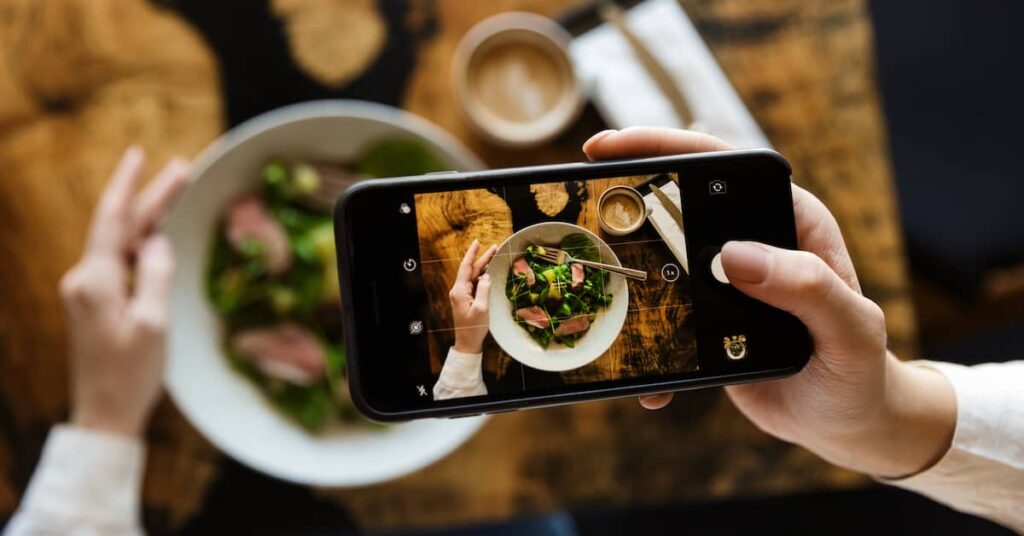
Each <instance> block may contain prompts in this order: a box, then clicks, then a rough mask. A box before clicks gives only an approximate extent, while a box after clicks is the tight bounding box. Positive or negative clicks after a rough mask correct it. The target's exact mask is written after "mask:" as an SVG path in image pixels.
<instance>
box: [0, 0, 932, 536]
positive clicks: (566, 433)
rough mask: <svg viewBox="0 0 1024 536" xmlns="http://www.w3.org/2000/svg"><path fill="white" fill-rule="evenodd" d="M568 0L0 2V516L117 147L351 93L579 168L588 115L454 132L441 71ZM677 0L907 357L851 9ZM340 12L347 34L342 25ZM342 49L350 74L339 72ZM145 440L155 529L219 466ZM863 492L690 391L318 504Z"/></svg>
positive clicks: (899, 268)
mask: <svg viewBox="0 0 1024 536" xmlns="http://www.w3.org/2000/svg"><path fill="white" fill-rule="evenodd" d="M578 3H579V2H572V1H557V2H555V1H541V0H501V1H492V2H464V1H460V0H436V1H431V0H409V1H407V2H405V1H391V0H388V1H384V2H381V3H380V4H375V3H374V2H372V1H369V0H362V1H361V0H349V1H342V0H338V1H335V2H330V1H327V0H262V1H256V0H254V1H252V2H223V3H222V2H209V1H207V0H160V1H155V2H146V1H143V0H48V1H46V2H39V1H38V0H2V1H0V170H3V172H2V173H3V178H2V180H0V236H2V237H3V238H2V240H0V257H2V258H3V259H4V262H3V263H2V264H0V266H2V268H0V296H3V300H4V305H3V307H2V308H0V433H2V437H0V516H3V515H7V514H9V513H10V512H12V511H13V509H14V508H15V506H16V504H17V500H18V498H19V495H20V493H21V492H22V490H23V489H24V486H25V484H26V482H27V480H28V478H29V476H30V475H31V471H32V469H33V467H34V464H35V461H36V458H37V456H38V454H39V449H40V447H41V445H42V442H43V440H44V438H45V434H46V431H47V430H48V429H49V427H50V426H51V425H52V424H53V423H55V422H59V421H61V420H62V419H64V418H65V417H66V414H67V395H66V391H67V389H66V388H67V386H66V373H65V356H64V351H65V343H64V335H65V328H64V324H63V316H62V314H61V309H60V304H59V301H58V299H57V294H56V285H57V280H58V279H59V276H60V274H61V273H62V272H63V271H64V270H66V269H67V268H68V266H70V265H71V263H72V262H73V261H74V260H75V258H76V257H77V255H78V254H79V252H80V249H81V243H82V238H83V235H84V231H85V223H86V222H87V221H88V218H89V213H90V211H91V207H92V205H93V203H94V202H95V201H96V199H97V196H98V194H99V192H100V188H101V187H102V185H103V183H104V182H105V180H106V178H107V175H108V173H109V171H110V169H111V168H112V166H113V164H114V162H115V161H116V158H117V156H118V155H119V154H120V152H121V151H122V150H123V148H124V146H125V145H127V144H129V143H132V142H137V143H140V144H141V145H142V146H144V147H145V148H146V149H147V150H148V151H149V152H150V153H151V155H152V157H153V160H154V161H162V160H163V159H165V158H166V157H168V156H170V155H171V154H174V153H183V154H186V155H194V154H196V153H197V152H198V151H199V150H200V149H201V148H202V147H203V146H205V145H206V144H207V143H209V142H210V141H211V140H212V139H213V138H214V137H215V136H216V135H217V134H218V133H219V132H221V131H223V130H224V129H225V128H227V127H229V126H231V125H234V124H237V123H238V122H240V121H242V120H244V119H246V118H248V117H251V116H253V115H255V114H258V113H260V112H263V111H266V110H268V109H271V108H274V107H277V106H280V105H283V104H287V103H290V102H297V101H302V100H309V99H312V98H329V97H348V98H365V99H370V100H377V101H379V102H384V103H388V104H393V105H398V106H401V107H403V108H405V109H407V110H409V111H412V112H414V113H416V114H419V115H421V116H424V117H426V118H427V119H429V120H431V121H433V122H435V123H437V124H439V125H440V126H441V127H443V128H445V129H447V130H449V131H450V132H452V133H454V134H455V135H456V136H457V137H459V138H461V139H462V140H463V141H465V142H466V143H467V144H468V145H469V146H470V147H471V148H472V149H473V150H474V151H476V152H477V153H478V154H480V155H481V156H482V157H483V158H484V159H485V160H486V161H487V163H488V164H490V165H491V166H495V167H499V166H512V165H526V164H539V163H553V162H564V161H572V160H578V159H580V158H581V156H582V155H581V154H580V152H579V146H580V144H581V143H582V141H583V140H585V139H586V137H587V136H588V135H590V134H591V133H593V132H594V131H595V130H597V129H600V128H602V125H601V122H600V120H599V119H598V118H597V117H596V116H595V115H594V113H593V111H592V110H588V111H587V112H586V113H585V114H584V115H583V117H582V118H581V120H580V121H579V123H578V124H577V125H576V126H575V127H574V128H573V129H572V130H571V131H569V132H568V133H567V134H565V135H564V136H562V137H561V138H560V139H558V140H556V142H554V143H552V144H550V145H548V146H545V147H542V148H539V149H536V150H531V151H528V152H522V151H511V150H504V149H498V148H495V147H492V146H489V145H487V144H486V143H485V142H483V141H482V140H480V139H478V138H476V137H475V136H474V135H473V134H472V132H471V131H470V129H469V127H468V125H466V124H465V122H464V121H463V119H462V117H461V116H460V114H459V112H458V110H457V107H456V103H455V102H454V100H453V96H452V95H453V93H452V88H451V83H450V78H449V67H450V60H451V57H452V52H453V50H454V48H455V45H456V43H457V42H458V40H459V38H460V37H461V36H462V34H463V33H464V32H465V31H466V30H467V29H468V28H469V27H470V26H472V25H473V24H474V23H475V22H477V21H479V20H481V19H483V18H484V17H486V16H488V15H491V14H494V13H497V12H499V11H504V10H509V9H521V10H528V11H537V12H541V13H545V14H548V15H551V16H557V15H558V14H559V13H561V12H562V10H563V9H565V8H566V7H569V6H570V5H573V4H578ZM683 4H684V6H685V7H686V9H687V11H688V13H689V15H690V16H691V18H692V19H693V20H694V22H695V23H696V26H697V28H698V29H699V31H700V32H701V34H702V35H703V36H704V38H705V39H706V40H707V41H708V42H709V44H710V46H711V48H712V50H713V52H714V54H715V56H716V57H717V59H718V61H719V62H720V63H721V64H722V66H723V68H724V70H725V72H726V73H727V75H728V76H729V78H730V79H731V80H732V82H733V84H734V85H735V86H736V88H737V90H738V92H739V94H740V95H741V97H742V98H743V99H744V101H745V102H746V103H747V104H748V106H749V107H750V108H751V110H752V112H753V114H754V116H755V118H756V119H757V120H758V122H759V123H760V124H761V126H762V127H763V128H764V130H765V132H766V133H767V134H768V136H769V137H770V138H771V140H772V142H773V144H774V145H775V146H776V148H778V149H779V150H780V151H781V152H782V153H784V154H785V155H786V156H787V157H788V158H789V160H790V161H791V162H792V164H793V168H794V180H796V181H797V182H798V183H800V184H802V185H804V186H806V187H808V188H809V189H811V190H812V191H813V192H815V193H816V194H818V195H819V196H821V197H822V198H823V199H824V200H825V202H826V203H828V204H829V205H830V207H831V208H832V210H833V211H834V213H835V214H836V217H837V219H838V220H839V222H840V225H841V226H842V228H843V230H844V232H845V235H846V239H847V243H848V245H849V247H850V250H851V252H852V254H853V258H854V262H855V264H856V266H857V269H858V271H859V274H860V278H861V282H862V283H863V285H864V290H865V292H866V293H867V294H868V295H869V296H870V297H872V298H873V299H875V300H877V301H878V302H879V303H880V304H881V305H882V307H883V308H884V309H885V311H886V314H887V319H888V326H889V339H890V344H891V346H892V348H893V349H894V350H895V351H896V352H897V353H898V354H900V355H901V356H904V357H908V356H911V355H912V354H913V349H914V340H915V327H914V322H913V319H914V315H913V311H912V303H911V301H910V299H909V294H908V292H907V287H908V285H907V276H906V273H905V270H904V261H903V256H902V244H901V238H900V233H899V229H898V219H897V218H896V217H895V213H894V206H895V205H894V199H893V191H892V184H891V177H890V168H889V161H888V155H887V154H886V150H885V135H884V125H883V121H882V116H881V111H880V108H879V104H878V98H877V94H876V91H875V85H874V79H873V69H872V50H871V40H870V39H871V28H870V26H869V23H868V18H867V14H866V12H865V6H864V4H863V2H861V1H858V0H815V1H802V0H775V1H771V2H767V1H766V2H753V1H750V0H684V1H683ZM351 20H361V21H363V22H362V23H361V24H360V25H359V26H357V27H356V28H355V29H350V30H349V31H337V29H338V28H347V27H348V26H346V25H347V24H349V22H350V21H351ZM346 53H351V54H352V55H353V57H352V58H351V60H350V61H345V62H340V61H335V60H336V59H337V58H338V57H339V55H344V54H346ZM361 55H362V56H361ZM149 442H150V451H149V461H148V470H147V475H146V482H145V490H144V502H145V505H146V508H147V511H148V512H149V513H150V516H149V519H150V521H151V525H150V528H151V529H153V530H155V531H159V530H160V529H166V528H168V527H176V526H180V525H181V524H182V523H184V522H186V521H187V520H188V519H189V518H191V517H192V516H194V514H195V512H196V511H197V510H198V509H200V508H201V507H202V504H203V498H204V492H205V491H206V490H208V489H210V486H211V484H212V483H214V482H215V481H216V480H217V479H218V477H219V475H221V467H222V464H223V458H222V455H221V454H219V453H218V452H217V451H216V450H215V449H214V448H213V447H212V446H211V445H210V444H209V443H207V442H206V441H205V440H204V439H203V438H202V437H201V436H199V435H198V433H197V432H196V431H195V430H194V429H192V428H191V427H190V426H189V425H188V423H187V422H186V421H185V420H184V419H183V417H182V416H181V415H180V413H179V412H178V411H177V410H176V409H175V408H174V407H173V404H171V403H169V402H167V401H165V402H164V403H163V404H161V406H160V407H159V409H158V411H157V414H156V416H155V418H154V421H153V424H152V426H151V430H150V433H149ZM864 482H865V479H864V478H863V477H860V476H857V475H853V474H851V473H848V472H845V471H842V470H838V469H835V468H832V467H829V466H827V465H826V464H824V463H822V462H820V461H818V460H817V459H815V458H814V457H813V456H811V455H810V454H808V453H806V452H804V451H802V450H800V449H797V448H794V447H791V446H788V445H785V444H783V443H780V442H778V441H776V440H773V439H771V438H769V437H767V436H765V435H764V434H762V433H761V432H759V431H758V430H756V429H755V428H754V427H753V426H752V425H750V424H749V423H748V422H746V421H745V420H744V419H743V418H742V417H741V416H740V415H739V414H738V413H737V412H736V410H735V409H734V408H733V407H732V406H731V404H730V403H729V402H728V400H727V399H725V397H724V396H722V394H721V392H720V391H717V390H708V391H701V392H694V393H688V394H684V395H681V396H679V397H677V399H676V401H675V402H674V403H673V404H672V406H670V407H669V408H668V409H667V410H665V411H661V412H658V413H648V412H645V411H643V410H641V409H640V408H639V407H638V405H637V404H636V402H635V401H633V400H620V401H609V402H601V403H592V404H583V405H577V406H571V407H562V408H553V409H545V410H537V411H529V412H522V413H517V414H510V415H504V416H500V417H498V418H494V419H492V420H491V421H490V422H489V423H488V424H487V425H485V426H484V428H483V429H482V430H481V431H480V433H479V434H477V435H476V436H475V437H474V438H473V439H472V440H470V441H469V442H468V443H467V444H466V445H465V446H463V447H462V448H461V449H460V450H459V451H457V452H456V453H455V454H453V455H452V456H450V457H448V458H446V459H445V460H442V461H441V462H439V463H437V464H435V465H433V466H431V467H429V468H426V469H424V470H421V471H419V472H417V473H415V474H413V475H410V476H409V477H406V478H403V479H400V480H397V481H394V482H390V483H386V484H381V485H377V486H372V487H368V488H364V489H358V490H320V491H318V493H319V494H320V495H322V496H324V497H326V498H329V499H330V500H333V501H337V502H338V503H340V504H342V505H344V507H345V508H346V509H347V510H348V511H349V512H350V513H351V515H352V517H353V518H354V519H356V520H357V521H358V522H360V523H362V524H364V525H366V526H373V527H388V526H392V527H393V526H402V525H409V524H444V523H452V522H457V521H468V520H477V519H484V518H495V517H499V516H506V515H512V514H516V513H523V512H530V511H536V510H540V509H546V508H553V507H558V506H573V505H581V504H591V505H593V504H599V505H626V504H643V503H652V502H663V501H674V500H705V499H708V498H714V497H733V496H753V495H760V494H780V493H789V492H794V491H798V490H813V489H820V488H834V487H844V486H856V485H861V484H863V483H864Z"/></svg>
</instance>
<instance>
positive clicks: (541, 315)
mask: <svg viewBox="0 0 1024 536" xmlns="http://www.w3.org/2000/svg"><path fill="white" fill-rule="evenodd" d="M516 316H518V317H519V318H520V319H521V320H522V321H523V322H526V323H527V324H529V325H531V326H533V327H535V328H539V329H547V328H548V326H549V325H551V321H550V320H549V319H548V314H547V313H545V312H544V309H541V308H540V307H537V306H536V305H534V306H532V307H523V308H522V309H517V310H516Z"/></svg>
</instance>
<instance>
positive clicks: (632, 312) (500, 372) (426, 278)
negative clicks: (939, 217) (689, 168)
mask: <svg viewBox="0 0 1024 536" xmlns="http://www.w3.org/2000/svg"><path fill="white" fill-rule="evenodd" d="M667 177H668V176H666V175H662V176H661V177H660V178H659V181H660V182H659V183H660V184H664V183H665V182H666V181H669V180H670V179H668V178H667ZM653 178H654V177H652V176H639V177H616V178H606V179H592V180H590V181H586V182H584V181H571V182H556V183H548V184H540V185H533V186H528V185H523V186H518V187H506V188H501V189H500V190H501V191H500V192H491V191H488V190H470V191H467V192H444V193H435V194H425V195H420V196H417V199H416V219H417V222H418V224H419V226H418V232H419V236H420V244H421V246H420V249H421V251H420V259H421V263H420V270H421V272H422V274H423V284H424V287H425V291H426V294H427V299H428V302H429V305H430V307H429V315H428V317H427V318H426V321H427V326H428V327H427V333H428V336H429V339H428V340H429V346H430V353H431V359H430V368H431V371H430V372H431V373H432V374H433V375H437V374H439V373H440V371H441V366H442V364H443V362H444V356H445V354H446V353H447V352H448V348H450V347H451V346H452V345H454V344H455V332H454V330H452V329H449V328H451V326H452V325H453V323H452V318H451V316H452V315H451V306H450V304H449V300H448V291H449V289H451V288H452V285H453V284H454V283H455V276H456V274H457V273H458V269H459V261H460V260H461V258H462V255H464V254H465V251H466V248H467V247H468V245H469V244H470V243H471V242H472V241H473V240H474V239H476V240H480V241H481V242H482V243H483V244H492V243H493V244H501V243H502V242H504V240H505V239H506V238H508V237H509V236H511V235H512V233H514V232H517V231H520V230H522V229H523V228H525V227H528V226H530V225H534V224H538V223H542V222H552V221H555V222H564V223H571V224H574V225H578V226H580V227H583V228H584V229H586V230H588V231H590V232H591V233H593V234H594V235H595V236H597V237H598V238H599V239H601V240H603V241H604V242H605V244H607V245H608V249H609V250H610V251H611V252H613V253H614V254H615V256H616V257H617V258H618V259H619V261H620V262H621V263H622V266H626V267H629V268H634V269H638V270H643V271H645V272H647V274H648V278H647V280H645V281H632V280H626V279H624V278H622V277H621V276H617V279H618V280H620V281H622V283H621V284H620V285H619V288H623V289H626V292H627V294H628V300H627V301H626V302H624V308H625V310H626V313H625V315H626V319H625V321H624V324H623V326H622V330H621V331H620V332H619V337H618V338H617V339H616V340H615V342H614V343H613V344H612V345H611V347H610V348H608V350H607V352H605V353H604V355H602V356H601V357H600V358H599V359H596V360H594V361H592V362H590V363H588V364H587V365H585V366H582V367H578V368H574V369H571V370H566V371H562V372H543V371H539V370H535V369H530V368H528V367H526V366H524V365H521V364H519V363H518V362H517V361H515V360H514V359H513V358H512V357H511V356H510V355H509V354H508V353H507V352H506V351H505V350H504V349H503V348H501V347H500V346H499V345H498V344H497V343H496V342H495V341H494V339H493V338H492V337H488V338H487V339H486V341H485V345H484V372H485V378H484V379H485V382H486V383H487V385H488V389H489V391H490V392H492V393H496V392H500V391H503V390H505V389H520V388H523V387H529V388H531V389H534V388H542V387H549V386H558V385H564V384H573V383H583V382H595V381H605V380H616V379H620V378H631V377H637V376H644V375H657V374H672V373H678V372H686V371H692V370H696V369H697V366H698V363H697V347H696V344H695V340H694V337H695V333H694V331H693V330H694V326H693V317H692V315H691V314H690V313H691V312H692V310H693V309H692V303H691V299H690V290H689V275H687V274H686V273H685V272H684V273H681V274H680V275H679V278H678V279H676V280H673V281H666V280H665V278H663V277H662V275H661V269H662V267H663V266H665V265H666V264H668V263H677V264H681V263H680V261H679V260H677V259H676V258H675V257H674V256H673V254H672V251H671V250H670V249H669V248H668V246H667V245H666V244H665V242H664V241H663V240H662V239H661V236H660V235H658V234H657V231H655V230H654V228H653V227H652V226H651V225H647V224H645V225H643V226H642V227H641V228H640V229H638V230H636V231H635V232H632V233H630V234H628V235H626V236H612V235H610V234H608V233H606V232H605V231H603V230H602V229H601V226H600V223H599V222H598V200H599V198H600V196H601V194H602V193H603V192H604V191H605V190H607V189H608V188H611V187H612V186H617V185H627V186H632V187H641V186H642V185H644V184H646V183H648V182H650V181H651V180H652V179H653ZM485 247H486V246H485ZM496 255H506V256H507V255H522V253H521V252H512V251H508V250H501V249H499V250H498V251H497V253H496ZM494 277H495V280H494V281H495V282H494V284H495V285H499V286H501V288H503V289H504V288H505V277H506V274H503V273H498V274H495V275H494ZM620 299H621V298H620ZM493 309H494V308H493V307H492V310H493ZM492 314H493V313H492ZM603 314H606V312H605V311H600V312H598V313H597V315H603ZM491 318H492V319H493V318H494V317H493V316H492V317H491ZM592 329H605V328H601V327H598V326H595V327H594V328H592ZM581 342H582V340H581Z"/></svg>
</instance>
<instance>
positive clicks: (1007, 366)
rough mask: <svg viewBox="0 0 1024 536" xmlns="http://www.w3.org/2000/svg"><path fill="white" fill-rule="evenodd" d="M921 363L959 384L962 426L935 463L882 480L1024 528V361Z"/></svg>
mask: <svg viewBox="0 0 1024 536" xmlns="http://www.w3.org/2000/svg"><path fill="white" fill-rule="evenodd" d="M915 364H917V365H918V366H924V367H929V368H932V369H935V370H937V371H939V372H940V373H942V374H943V375H944V376H945V377H946V378H947V380H948V381H949V382H950V384H951V385H952V386H953V390H954V392H955V393H956V402H957V422H956V431H955V432H954V436H953V441H952V444H951V446H950V448H949V450H948V451H947V452H946V453H945V455H943V457H942V458H941V459H940V460H939V461H938V462H937V463H936V464H935V465H933V466H932V467H930V468H929V469H926V470H925V471H922V472H921V473H918V474H916V475H913V476H910V477H907V478H903V479H896V480H882V482H885V483H887V484H892V485H895V486H899V487H901V488H906V489H909V490H912V491H916V492H918V493H921V494H923V495H927V496H929V497H931V498H933V499H935V500H938V501H940V502H943V503H945V504H947V505H949V506H952V507H953V508H956V509H958V510H962V511H964V512H969V513H972V514H975V515H980V516H983V517H986V518H989V519H992V520H994V521H997V522H1000V523H1003V524H1005V525H1007V526H1009V527H1012V528H1015V529H1016V530H1018V531H1024V508H1021V505H1024V362H1013V363H1004V364H987V365H978V366H974V367H965V366H962V365H955V364H951V363H940V362H930V361H920V362H915Z"/></svg>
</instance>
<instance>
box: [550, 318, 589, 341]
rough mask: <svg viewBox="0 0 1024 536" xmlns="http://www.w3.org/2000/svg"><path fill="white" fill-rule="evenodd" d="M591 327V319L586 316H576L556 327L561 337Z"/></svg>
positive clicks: (556, 332)
mask: <svg viewBox="0 0 1024 536" xmlns="http://www.w3.org/2000/svg"><path fill="white" fill-rule="evenodd" d="M588 329H590V319H589V318H587V317H585V316H574V317H572V318H570V319H568V320H566V321H564V322H562V323H561V324H559V325H558V327H557V328H555V335H558V336H559V337H568V336H569V335H576V334H577V333H583V332H584V331H587V330H588Z"/></svg>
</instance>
